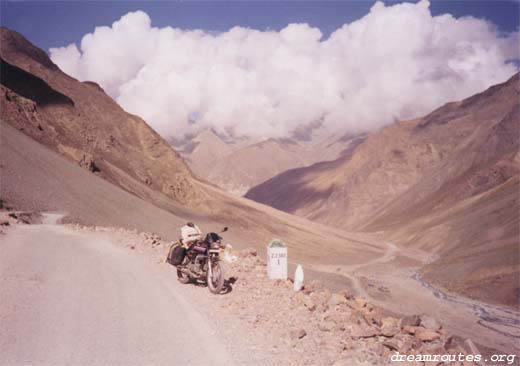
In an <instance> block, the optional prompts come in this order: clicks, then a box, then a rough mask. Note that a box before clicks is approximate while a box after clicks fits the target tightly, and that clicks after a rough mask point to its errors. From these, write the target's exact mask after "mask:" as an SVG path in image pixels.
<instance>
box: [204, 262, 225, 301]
mask: <svg viewBox="0 0 520 366" xmlns="http://www.w3.org/2000/svg"><path fill="white" fill-rule="evenodd" d="M211 269H212V270H211V275H210V271H208V278H207V281H208V289H209V291H210V292H211V293H212V294H219V293H220V292H221V291H222V289H223V288H224V271H223V270H222V266H221V265H220V262H218V261H215V262H212V263H211Z"/></svg>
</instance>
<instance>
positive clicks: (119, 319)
mask: <svg viewBox="0 0 520 366" xmlns="http://www.w3.org/2000/svg"><path fill="white" fill-rule="evenodd" d="M51 220H52V218H51ZM0 251H1V254H0V324H1V326H0V365H2V366H4V365H5V366H7V365H9V366H17V365H38V366H43V365H49V366H50V365H52V366H60V365H74V366H82V365H89V366H95V365H233V364H234V362H233V360H232V359H231V357H230V355H229V354H228V353H227V351H226V350H225V348H224V347H223V345H222V344H220V342H219V341H218V340H217V339H216V337H215V336H214V334H215V333H214V331H213V330H212V329H210V326H209V325H207V324H206V323H205V322H204V320H203V318H202V317H201V316H200V315H199V314H198V313H197V312H196V311H195V310H193V309H192V308H191V307H190V305H189V302H188V301H187V300H186V299H185V298H183V297H182V296H181V295H179V294H178V291H176V290H177V289H178V287H179V286H180V285H179V284H177V283H176V281H172V280H171V277H170V278H165V277H164V276H162V274H161V273H160V272H158V271H154V270H153V268H151V267H152V266H150V268H148V267H147V266H146V264H145V263H144V262H143V261H140V260H139V258H137V257H136V256H135V255H133V254H132V253H131V252H129V251H125V250H124V249H122V248H119V247H116V246H114V245H112V243H111V242H108V241H107V239H106V238H104V237H102V236H100V235H96V234H95V233H94V234H92V233H90V234H89V233H87V234H86V233H73V232H70V231H67V230H66V229H65V228H63V227H60V226H55V225H31V226H20V227H16V228H14V229H11V231H10V232H9V234H8V235H6V236H3V237H1V238H0Z"/></svg>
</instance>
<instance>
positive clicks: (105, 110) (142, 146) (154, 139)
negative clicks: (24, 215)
mask: <svg viewBox="0 0 520 366" xmlns="http://www.w3.org/2000/svg"><path fill="white" fill-rule="evenodd" d="M0 56H1V59H2V67H1V72H2V75H1V83H2V85H3V87H2V98H1V103H2V104H1V108H2V119H4V120H5V121H7V122H8V123H10V124H11V125H13V126H14V127H16V128H18V129H20V130H22V131H23V132H24V133H26V134H27V135H29V136H31V137H32V138H34V139H36V140H37V141H39V142H42V143H44V144H45V145H46V146H48V147H50V148H51V149H53V150H54V151H57V152H60V153H61V154H63V155H65V156H67V157H68V158H70V159H71V160H74V161H76V162H78V163H79V164H80V165H82V166H84V167H85V168H87V169H89V170H90V171H93V172H96V173H97V174H99V175H101V176H102V177H104V178H105V179H108V180H110V181H112V182H114V183H116V184H118V185H119V186H120V187H122V188H124V189H126V190H128V191H130V192H132V193H134V194H137V195H138V196H141V197H145V196H144V195H145V194H146V193H145V192H144V191H142V190H141V189H140V188H139V187H138V186H136V185H135V184H134V180H136V181H139V182H143V183H145V184H146V185H148V186H149V187H151V188H152V189H154V190H157V191H160V192H162V193H164V194H165V195H167V196H168V197H170V198H173V199H175V200H177V201H179V202H183V203H194V202H196V201H198V200H199V199H200V196H201V192H198V191H197V189H196V188H195V187H194V186H193V184H192V176H191V173H190V171H189V169H188V167H187V166H186V164H185V163H184V161H183V160H182V159H181V158H180V156H179V155H178V154H177V153H176V152H175V151H174V150H173V149H171V147H170V146H169V145H168V144H167V143H166V141H164V140H163V139H162V138H161V137H160V136H159V135H158V134H157V133H156V132H155V131H154V130H152V129H151V128H150V127H149V126H148V125H147V124H146V123H145V122H144V121H143V120H142V119H140V118H139V117H137V116H133V115H131V114H128V113H126V112H125V111H123V109H121V107H119V106H118V105H117V104H116V103H115V102H114V101H113V100H112V99H111V98H110V97H109V96H107V95H106V94H105V93H104V91H103V90H102V89H101V88H100V87H99V86H98V85H97V84H95V83H91V82H84V83H80V82H78V81H77V80H75V79H73V78H71V77H69V76H68V75H66V74H64V73H63V72H62V71H61V70H60V69H59V68H58V67H57V66H56V65H55V64H53V63H52V61H51V60H50V59H49V58H48V56H47V54H46V53H45V52H43V51H42V50H40V49H38V48H36V47H35V46H33V45H32V44H31V43H30V42H29V41H27V40H26V39H25V38H23V37H22V36H21V35H20V34H18V33H16V32H13V31H10V30H8V29H6V28H0ZM4 87H5V88H4ZM6 88H7V89H9V90H7V89H6ZM12 92H14V93H15V94H18V95H19V96H22V97H25V98H26V99H23V101H22V99H19V98H18V97H16V96H15V95H14V94H13V93H12ZM19 101H22V102H21V103H22V104H23V105H24V107H23V108H24V112H23V113H20V111H19V108H20V107H19V106H18V104H19V103H18V102H19ZM145 198H149V197H145Z"/></svg>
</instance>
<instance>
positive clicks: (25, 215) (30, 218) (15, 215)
mask: <svg viewBox="0 0 520 366" xmlns="http://www.w3.org/2000/svg"><path fill="white" fill-rule="evenodd" d="M0 204H1V201H0ZM1 206H3V205H1ZM1 206H0V209H5V211H0V235H5V234H6V232H7V230H8V229H9V228H10V227H12V226H14V225H17V224H21V225H30V224H39V223H41V217H42V216H41V214H39V213H35V212H24V211H14V210H12V209H10V208H9V207H7V208H6V207H1Z"/></svg>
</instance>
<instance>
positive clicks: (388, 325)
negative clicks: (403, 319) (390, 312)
mask: <svg viewBox="0 0 520 366" xmlns="http://www.w3.org/2000/svg"><path fill="white" fill-rule="evenodd" d="M382 323H383V325H382V326H381V334H382V335H383V336H385V337H393V336H395V335H396V334H397V333H399V331H400V330H401V329H400V328H399V320H398V319H395V318H392V317H386V318H384V319H382Z"/></svg>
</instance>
